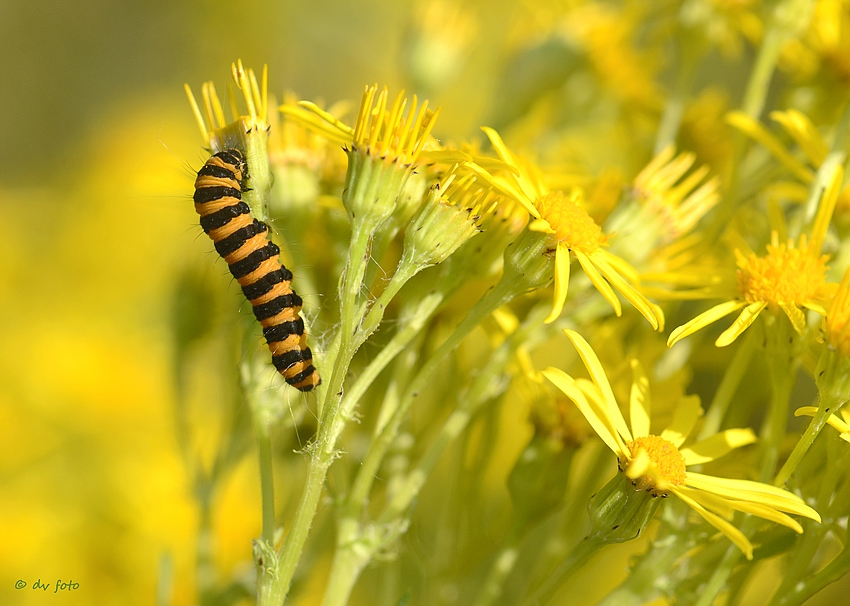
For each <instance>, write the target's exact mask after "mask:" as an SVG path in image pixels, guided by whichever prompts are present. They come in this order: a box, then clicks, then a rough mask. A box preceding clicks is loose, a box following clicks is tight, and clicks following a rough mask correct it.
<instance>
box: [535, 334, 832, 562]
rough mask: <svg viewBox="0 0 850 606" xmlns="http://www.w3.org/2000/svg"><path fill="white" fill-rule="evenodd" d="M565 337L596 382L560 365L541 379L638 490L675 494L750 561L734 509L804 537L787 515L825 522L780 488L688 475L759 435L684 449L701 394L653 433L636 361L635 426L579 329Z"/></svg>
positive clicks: (735, 433) (727, 436) (728, 435)
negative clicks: (561, 394) (582, 420)
mask: <svg viewBox="0 0 850 606" xmlns="http://www.w3.org/2000/svg"><path fill="white" fill-rule="evenodd" d="M564 332H565V333H566V334H567V336H568V337H569V338H570V340H571V341H572V343H573V345H574V346H575V347H576V349H577V350H578V353H579V356H581V359H582V361H583V362H584V365H585V367H586V368H587V371H588V373H589V374H590V377H591V379H592V381H588V380H586V379H574V378H572V377H571V376H569V375H568V374H566V373H565V372H564V371H562V370H560V369H557V368H547V369H545V370H544V371H543V375H544V376H545V377H546V378H547V379H549V380H550V381H551V382H552V383H553V384H554V385H555V386H556V387H558V389H560V390H561V391H563V392H564V393H565V394H566V395H567V396H568V397H569V398H570V399H571V400H572V401H573V402H575V404H576V406H577V407H578V408H579V410H580V411H581V412H582V414H584V416H585V418H586V419H587V420H588V422H589V423H590V425H591V426H592V427H593V429H594V431H596V433H597V434H598V435H599V437H600V438H602V440H603V441H604V442H605V444H606V445H607V446H608V447H609V448H610V449H611V450H612V451H613V452H614V454H616V455H617V459H618V462H619V467H620V469H621V470H622V471H623V473H625V474H626V476H627V477H629V478H630V479H631V480H632V482H633V484H634V485H635V487H636V488H637V489H639V490H646V491H649V492H651V493H652V494H655V495H659V496H667V495H668V494H674V495H676V496H677V497H679V498H680V499H681V500H682V501H684V502H685V503H686V504H687V505H689V506H690V507H691V508H692V509H693V510H694V511H696V512H697V513H698V514H699V515H700V516H702V517H703V519H705V520H706V521H707V522H708V523H709V524H711V525H712V526H714V527H715V528H716V529H717V530H719V531H720V532H722V533H723V534H724V535H726V536H727V537H728V538H729V539H730V540H731V541H732V542H733V543H734V544H735V545H736V546H737V547H738V548H739V549H741V551H743V552H744V554H745V555H746V556H747V558H748V559H752V557H753V547H752V544H751V543H750V541H749V540H748V539H747V537H746V536H745V535H744V534H743V533H742V532H741V531H740V530H738V529H737V528H736V527H735V526H733V525H732V524H731V523H730V522H729V521H728V520H730V519H731V518H732V515H733V513H734V512H736V511H741V512H745V513H749V514H752V515H755V516H759V517H761V518H764V519H766V520H770V521H772V522H776V523H778V524H782V525H784V526H787V527H789V528H792V529H793V530H795V531H796V532H798V533H801V532H802V531H803V528H802V526H800V524H799V522H797V521H796V520H795V519H793V518H791V517H790V516H788V515H786V514H788V513H792V514H795V515H800V516H804V517H807V518H810V519H812V520H816V521H818V522H820V516H819V515H818V513H817V512H816V511H815V510H814V509H812V508H811V507H809V506H808V505H806V504H805V503H804V502H803V500H802V499H801V498H800V497H798V496H796V495H794V494H792V493H790V492H788V491H786V490H782V489H781V488H776V487H774V486H770V485H768V484H762V483H761V482H753V481H749V480H735V479H730V478H718V477H715V476H709V475H704V474H701V473H696V472H693V471H688V470H687V467H688V466H690V465H701V464H703V463H708V462H709V461H713V460H715V459H717V458H719V457H722V456H723V455H725V454H727V453H729V452H730V451H732V450H734V449H736V448H740V447H741V446H745V445H747V444H752V443H753V442H754V441H755V439H756V438H755V435H754V434H753V432H752V431H751V430H749V429H727V430H725V431H722V432H720V433H718V434H716V435H714V436H711V437H710V438H707V439H705V440H701V441H699V442H697V443H695V444H692V445H690V446H689V447H687V448H682V444H684V442H685V441H686V440H687V439H688V436H689V435H690V434H691V431H692V430H693V428H694V426H695V424H696V422H697V420H698V419H699V416H700V415H701V413H702V409H701V407H700V404H699V398H698V397H696V396H689V397H685V398H684V399H683V400H682V401H681V403H680V405H679V407H678V408H677V410H676V413H675V416H674V418H673V421H672V423H671V425H670V427H668V428H667V429H665V430H664V431H662V432H661V435H653V434H651V433H650V393H649V380H648V378H647V377H646V375H645V374H644V372H643V369H642V367H641V365H640V364H639V363H638V362H637V361H634V362H633V363H632V369H633V371H634V381H633V383H632V389H631V397H630V401H629V413H630V414H629V416H630V419H631V428H629V427H628V426H627V425H626V421H625V419H624V418H623V414H622V413H621V412H620V408H619V406H618V404H617V401H616V400H615V398H614V392H613V391H612V390H611V386H610V384H609V383H608V379H607V377H606V376H605V371H604V370H603V368H602V364H601V363H600V362H599V359H598V358H597V357H596V354H595V353H594V351H593V349H591V347H590V345H589V344H588V343H587V341H585V340H584V338H582V336H581V335H579V334H578V333H577V332H575V331H571V330H564Z"/></svg>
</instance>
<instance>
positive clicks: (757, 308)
mask: <svg viewBox="0 0 850 606" xmlns="http://www.w3.org/2000/svg"><path fill="white" fill-rule="evenodd" d="M765 307H767V303H766V302H765V301H758V302H756V303H750V304H749V305H747V306H746V307H745V308H744V309H743V311H741V313H740V315H738V317H737V318H735V321H734V322H733V323H732V326H730V327H729V328H727V329H726V330H724V331H723V332H722V333H720V336H719V337H717V340H716V341H715V342H714V344H715V345H716V346H717V347H726V346H727V345H731V344H732V343H733V342H734V341H735V339H737V338H738V337H740V336H741V333H743V332H744V331H745V330H747V329H748V328H749V327H750V324H752V323H753V322H755V321H756V318H758V317H759V314H760V313H761V312H762V310H763V309H764V308H765Z"/></svg>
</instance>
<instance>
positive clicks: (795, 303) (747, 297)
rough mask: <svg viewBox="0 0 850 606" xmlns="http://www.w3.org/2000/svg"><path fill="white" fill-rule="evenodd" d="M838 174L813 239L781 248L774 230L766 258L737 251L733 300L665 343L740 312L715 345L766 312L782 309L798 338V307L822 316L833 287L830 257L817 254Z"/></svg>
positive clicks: (801, 319)
mask: <svg viewBox="0 0 850 606" xmlns="http://www.w3.org/2000/svg"><path fill="white" fill-rule="evenodd" d="M842 175H843V171H842V170H840V168H839V169H838V170H835V171H834V172H833V174H832V177H831V178H830V180H829V183H828V185H827V187H826V191H825V192H824V194H823V198H822V199H821V201H820V205H819V206H818V211H817V215H816V216H815V219H814V222H813V226H812V237H811V240H809V239H808V238H807V237H806V235H805V234H802V235H801V236H800V238H799V240H798V242H796V243H795V242H794V241H793V240H789V241H788V243H787V244H780V242H779V236H778V234H777V232H776V231H774V232H772V234H771V241H770V244H768V245H767V254H766V255H765V256H763V257H760V256H757V255H755V254H753V253H750V254H749V255H747V256H744V255H743V254H742V253H741V252H740V251H739V250H735V257H736V258H737V265H738V284H737V289H736V290H737V292H736V293H735V294H734V295H733V296H732V298H731V300H728V301H725V302H723V303H720V304H719V305H715V306H714V307H712V308H711V309H709V310H708V311H705V312H703V313H701V314H700V315H698V316H697V317H696V318H694V319H693V320H691V321H690V322H688V323H686V324H683V325H682V326H680V327H678V328H677V329H676V330H674V331H673V332H672V333H670V337H669V338H668V339H667V345H668V346H670V347H672V346H673V345H674V344H675V343H676V342H678V341H680V340H681V339H684V338H685V337H687V336H689V335H692V334H693V333H695V332H696V331H698V330H700V329H702V328H705V327H706V326H708V325H709V324H712V323H714V322H716V321H717V320H719V319H721V318H723V317H725V316H727V315H729V314H731V313H732V312H734V311H738V310H739V309H740V310H742V311H741V313H740V315H739V316H738V318H737V319H736V320H735V322H734V323H733V324H732V326H730V327H729V328H728V329H726V330H725V331H724V332H723V333H722V334H721V335H720V336H719V337H718V338H717V341H715V345H717V347H725V346H727V345H729V344H731V343H733V342H734V341H735V339H737V338H738V337H739V336H740V335H741V334H742V333H743V332H744V331H745V330H746V329H747V328H749V326H750V325H751V324H752V323H753V322H755V320H756V318H757V317H758V316H759V315H760V314H761V312H762V311H764V310H765V309H769V310H770V311H771V312H773V313H778V312H779V310H782V311H783V312H784V313H785V315H786V316H788V319H789V320H790V321H791V325H792V326H793V327H794V330H796V331H797V333H798V334H803V332H804V331H805V329H806V316H805V314H804V313H803V311H802V309H810V310H812V311H815V312H817V313H819V314H821V315H822V316H825V315H826V307H827V306H828V305H829V300H830V299H831V298H832V296H833V294H834V293H835V289H836V285H835V284H828V283H827V282H826V269H827V266H826V261H827V259H828V256H827V255H821V254H820V250H821V247H822V245H823V240H824V237H825V236H826V231H827V228H828V227H829V222H830V219H831V218H832V213H833V210H834V209H835V203H836V200H837V199H838V193H839V189H840V187H841V180H842ZM709 290H710V289H709ZM712 294H713V296H715V297H718V298H719V297H724V296H728V293H723V292H720V291H719V290H718V291H716V292H713V293H712Z"/></svg>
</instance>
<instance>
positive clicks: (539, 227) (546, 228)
mask: <svg viewBox="0 0 850 606" xmlns="http://www.w3.org/2000/svg"><path fill="white" fill-rule="evenodd" d="M528 229H529V231H536V232H537V233H540V234H554V233H555V230H554V229H552V226H551V225H549V222H548V221H546V219H534V220H533V221H531V222H530V223H529V224H528Z"/></svg>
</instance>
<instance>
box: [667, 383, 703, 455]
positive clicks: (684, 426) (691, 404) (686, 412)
mask: <svg viewBox="0 0 850 606" xmlns="http://www.w3.org/2000/svg"><path fill="white" fill-rule="evenodd" d="M701 415H702V406H700V400H699V396H697V395H690V396H685V397H684V398H682V399H681V401H680V402H679V405H678V406H677V407H676V413H675V415H674V416H673V422H672V423H671V424H670V427H668V428H667V429H665V430H664V431H662V432H661V437H662V438H664V439H665V440H667V441H668V442H671V443H672V444H673V446H675V447H676V448H678V447H679V446H681V445H682V443H683V442H684V441H685V440H687V439H688V436H689V435H691V431H693V428H694V425H695V424H696V422H697V419H699V418H700V416H701ZM685 463H686V464H687V461H686V462H685Z"/></svg>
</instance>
